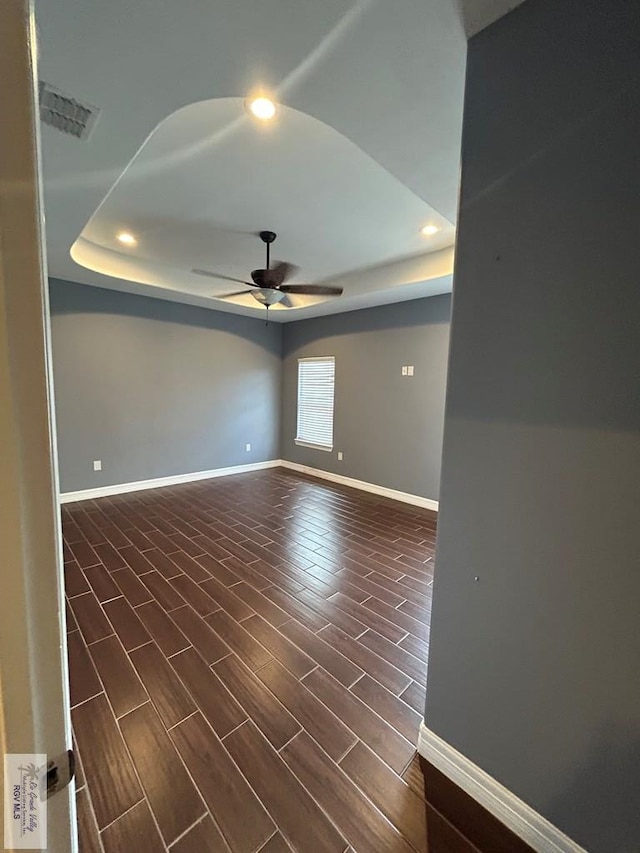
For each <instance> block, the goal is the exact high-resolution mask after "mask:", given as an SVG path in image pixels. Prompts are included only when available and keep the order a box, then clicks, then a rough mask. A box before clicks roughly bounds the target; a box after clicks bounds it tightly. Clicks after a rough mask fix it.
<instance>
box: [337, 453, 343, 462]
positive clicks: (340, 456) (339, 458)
mask: <svg viewBox="0 0 640 853" xmlns="http://www.w3.org/2000/svg"><path fill="white" fill-rule="evenodd" d="M338 462H342V451H341V450H339V451H338Z"/></svg>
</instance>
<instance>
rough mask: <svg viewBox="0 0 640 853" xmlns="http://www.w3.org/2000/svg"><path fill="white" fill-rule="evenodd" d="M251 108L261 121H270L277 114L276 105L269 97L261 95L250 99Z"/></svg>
mask: <svg viewBox="0 0 640 853" xmlns="http://www.w3.org/2000/svg"><path fill="white" fill-rule="evenodd" d="M249 110H250V112H251V113H252V114H253V115H254V116H255V117H256V118H259V119H260V121H269V120H270V119H272V118H273V117H274V115H275V114H276V105H275V104H274V103H273V101H271V100H270V99H269V98H265V97H264V96H260V97H259V98H252V99H251V100H250V101H249Z"/></svg>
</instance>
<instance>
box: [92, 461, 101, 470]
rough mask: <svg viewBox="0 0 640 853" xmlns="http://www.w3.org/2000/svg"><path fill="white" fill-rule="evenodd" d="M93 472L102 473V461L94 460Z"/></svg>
mask: <svg viewBox="0 0 640 853" xmlns="http://www.w3.org/2000/svg"><path fill="white" fill-rule="evenodd" d="M93 470H94V471H102V459H94V460H93Z"/></svg>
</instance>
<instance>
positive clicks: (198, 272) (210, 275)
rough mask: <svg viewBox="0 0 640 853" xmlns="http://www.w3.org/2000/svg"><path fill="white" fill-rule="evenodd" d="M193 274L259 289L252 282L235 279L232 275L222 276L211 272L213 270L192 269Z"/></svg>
mask: <svg viewBox="0 0 640 853" xmlns="http://www.w3.org/2000/svg"><path fill="white" fill-rule="evenodd" d="M191 272H192V273H194V274H195V275H205V276H206V277H207V278H220V279H222V280H223V281H235V283H236V284H246V285H247V287H257V285H255V284H253V283H252V282H250V281H243V279H241V278H233V276H230V275H222V274H221V273H218V272H211V270H200V269H195V268H194V269H192V270H191Z"/></svg>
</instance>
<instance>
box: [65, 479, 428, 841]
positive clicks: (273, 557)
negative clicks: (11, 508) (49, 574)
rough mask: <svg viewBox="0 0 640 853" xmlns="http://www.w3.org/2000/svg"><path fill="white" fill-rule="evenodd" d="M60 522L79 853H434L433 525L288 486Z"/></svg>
mask: <svg viewBox="0 0 640 853" xmlns="http://www.w3.org/2000/svg"><path fill="white" fill-rule="evenodd" d="M62 517H63V534H64V545H65V548H64V554H65V578H66V592H67V600H68V604H69V607H68V610H67V612H68V631H69V663H70V677H71V696H72V703H73V708H72V720H73V728H74V736H75V740H76V744H77V751H78V756H79V761H80V765H81V773H80V774H79V778H78V793H77V798H78V811H79V832H80V849H81V851H84V853H89V851H90V853H93V851H96V853H111V851H121V850H130V849H131V850H133V849H135V850H139V851H140V853H146V851H160V853H163V851H164V853H166V851H167V850H169V851H172V853H186V851H194V853H199V851H204V853H207V851H221V853H258V851H262V853H286V851H296V853H322V851H327V853H329V851H330V853H345V851H353V852H354V853H378V851H380V853H412V851H414V853H425V851H427V849H435V847H431V848H428V845H427V829H426V819H427V818H426V816H427V810H426V806H425V802H424V790H423V788H422V787H421V782H420V778H421V772H420V769H419V765H418V763H417V760H416V758H415V756H416V753H415V744H416V741H417V732H418V725H419V723H420V720H421V718H422V712H423V708H424V693H425V683H426V657H427V650H428V633H429V622H430V611H431V591H432V580H433V553H434V547H435V529H436V515H435V514H434V513H432V512H430V511H428V510H422V509H419V508H416V507H412V506H408V505H406V504H401V503H397V502H395V501H391V500H387V499H384V498H379V497H376V496H374V495H369V494H366V493H362V492H357V491H355V490H352V489H347V488H343V487H340V486H336V485H333V484H329V483H327V482H325V481H321V480H314V479H312V478H310V477H305V476H299V475H294V474H292V473H290V472H287V471H284V470H282V469H273V470H268V471H262V472H256V473H252V474H245V475H240V476H235V477H227V478H221V479H215V480H209V481H201V482H197V483H191V484H186V485H182V486H176V487H170V488H164V489H155V490H149V491H146V492H135V493H131V494H128V495H120V496H115V497H107V498H101V499H99V500H90V501H84V502H81V503H77V504H67V505H65V506H63V507H62Z"/></svg>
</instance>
